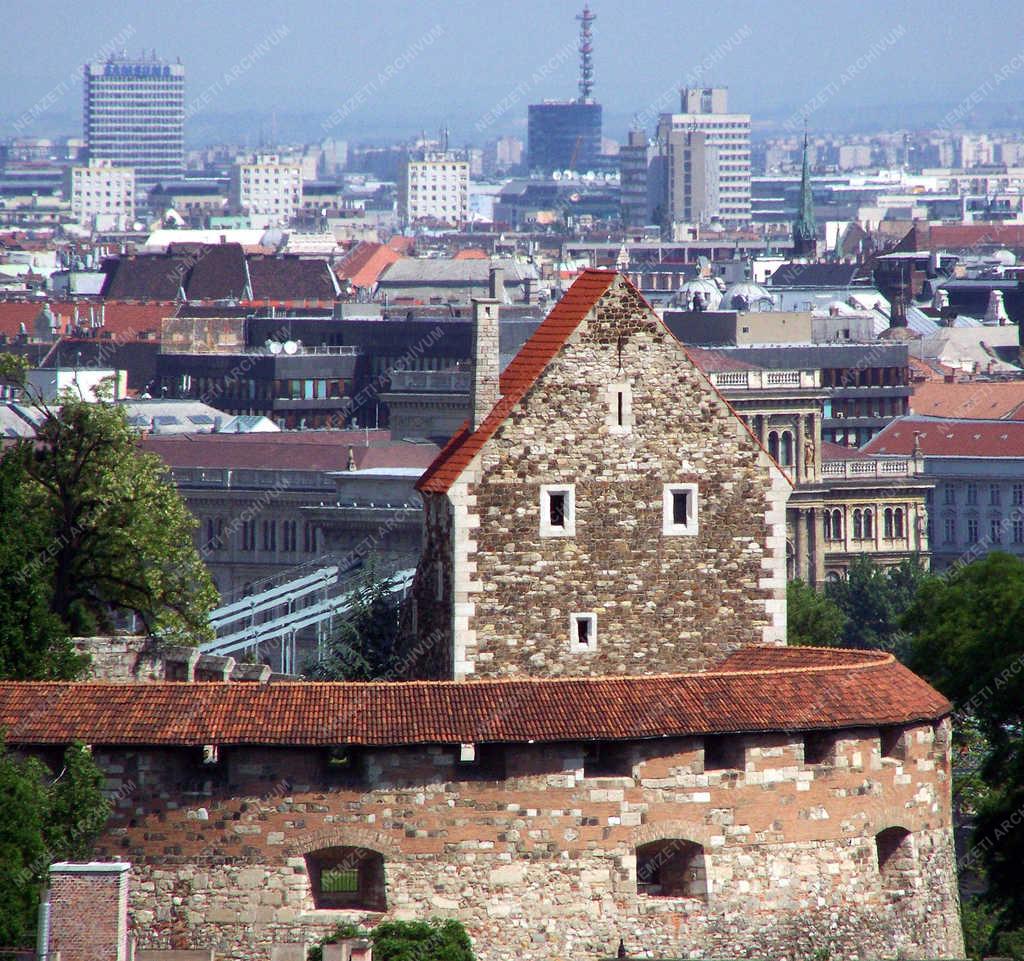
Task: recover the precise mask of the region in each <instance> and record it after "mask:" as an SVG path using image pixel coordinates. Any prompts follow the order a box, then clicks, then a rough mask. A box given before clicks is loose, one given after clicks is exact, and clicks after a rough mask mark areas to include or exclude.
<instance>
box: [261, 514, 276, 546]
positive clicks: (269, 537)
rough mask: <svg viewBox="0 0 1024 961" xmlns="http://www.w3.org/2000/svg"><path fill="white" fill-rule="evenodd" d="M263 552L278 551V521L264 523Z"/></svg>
mask: <svg viewBox="0 0 1024 961" xmlns="http://www.w3.org/2000/svg"><path fill="white" fill-rule="evenodd" d="M263 550H265V551H276V550H277V522H276V521H264V522H263Z"/></svg>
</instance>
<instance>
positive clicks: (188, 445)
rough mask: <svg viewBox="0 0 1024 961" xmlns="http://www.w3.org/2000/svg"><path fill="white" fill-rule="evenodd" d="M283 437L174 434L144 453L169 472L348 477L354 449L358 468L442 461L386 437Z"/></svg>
mask: <svg viewBox="0 0 1024 961" xmlns="http://www.w3.org/2000/svg"><path fill="white" fill-rule="evenodd" d="M369 439H370V446H367V445H366V434H365V433H364V432H363V431H322V432H321V431H295V432H292V431H282V432H280V433H267V434H261V433H257V434H175V435H172V436H150V437H146V438H144V439H143V440H141V441H140V442H139V445H140V446H141V447H142V449H143V450H146V451H150V452H151V453H154V454H156V455H157V456H158V457H160V459H161V460H163V461H164V463H165V464H167V465H168V466H170V467H177V468H188V467H205V468H209V469H212V470H308V471H343V470H347V468H348V452H349V449H350V448H351V450H352V456H353V458H354V459H355V462H356V467H357V469H359V470H366V469H368V468H386V467H411V468H418V469H420V470H423V469H425V468H426V467H427V466H429V464H430V462H431V461H432V460H433V459H434V458H435V457H436V456H437V445H436V444H428V443H415V444H413V443H409V442H408V441H392V440H391V435H390V433H388V432H387V431H371V432H370V435H369Z"/></svg>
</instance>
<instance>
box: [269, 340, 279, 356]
mask: <svg viewBox="0 0 1024 961" xmlns="http://www.w3.org/2000/svg"><path fill="white" fill-rule="evenodd" d="M267 350H269V351H270V352H271V353H272V354H275V355H276V354H279V353H281V345H280V344H279V343H278V342H277V341H276V340H271V341H268V342H267Z"/></svg>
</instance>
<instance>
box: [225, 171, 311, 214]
mask: <svg viewBox="0 0 1024 961" xmlns="http://www.w3.org/2000/svg"><path fill="white" fill-rule="evenodd" d="M302 183H303V177H302V166H301V165H300V164H297V163H282V162H281V159H280V157H278V156H277V155H276V154H262V155H260V156H257V158H256V161H255V163H237V164H235V165H234V167H232V168H231V182H230V186H229V189H228V200H229V202H230V204H231V207H232V208H233V209H234V210H235V211H237V212H240V213H247V214H248V215H249V216H250V217H252V218H256V219H259V218H264V220H265V222H264V224H263V226H286V225H287V224H288V223H289V222H290V221H291V219H292V218H293V217H294V216H295V215H296V214H297V213H298V212H299V211H300V210H301V209H302Z"/></svg>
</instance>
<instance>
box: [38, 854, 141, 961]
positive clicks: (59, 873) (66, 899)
mask: <svg viewBox="0 0 1024 961" xmlns="http://www.w3.org/2000/svg"><path fill="white" fill-rule="evenodd" d="M78 867H79V868H81V867H82V866H78ZM127 895H128V873H127V871H110V870H109V869H106V866H100V869H99V870H96V871H82V870H74V871H70V870H61V866H60V865H54V866H53V867H52V868H51V869H50V892H49V899H50V943H49V950H50V954H51V956H53V955H55V954H56V952H60V958H61V961H123V959H124V957H125V948H126V943H125V935H126V928H125V909H126V907H127Z"/></svg>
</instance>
